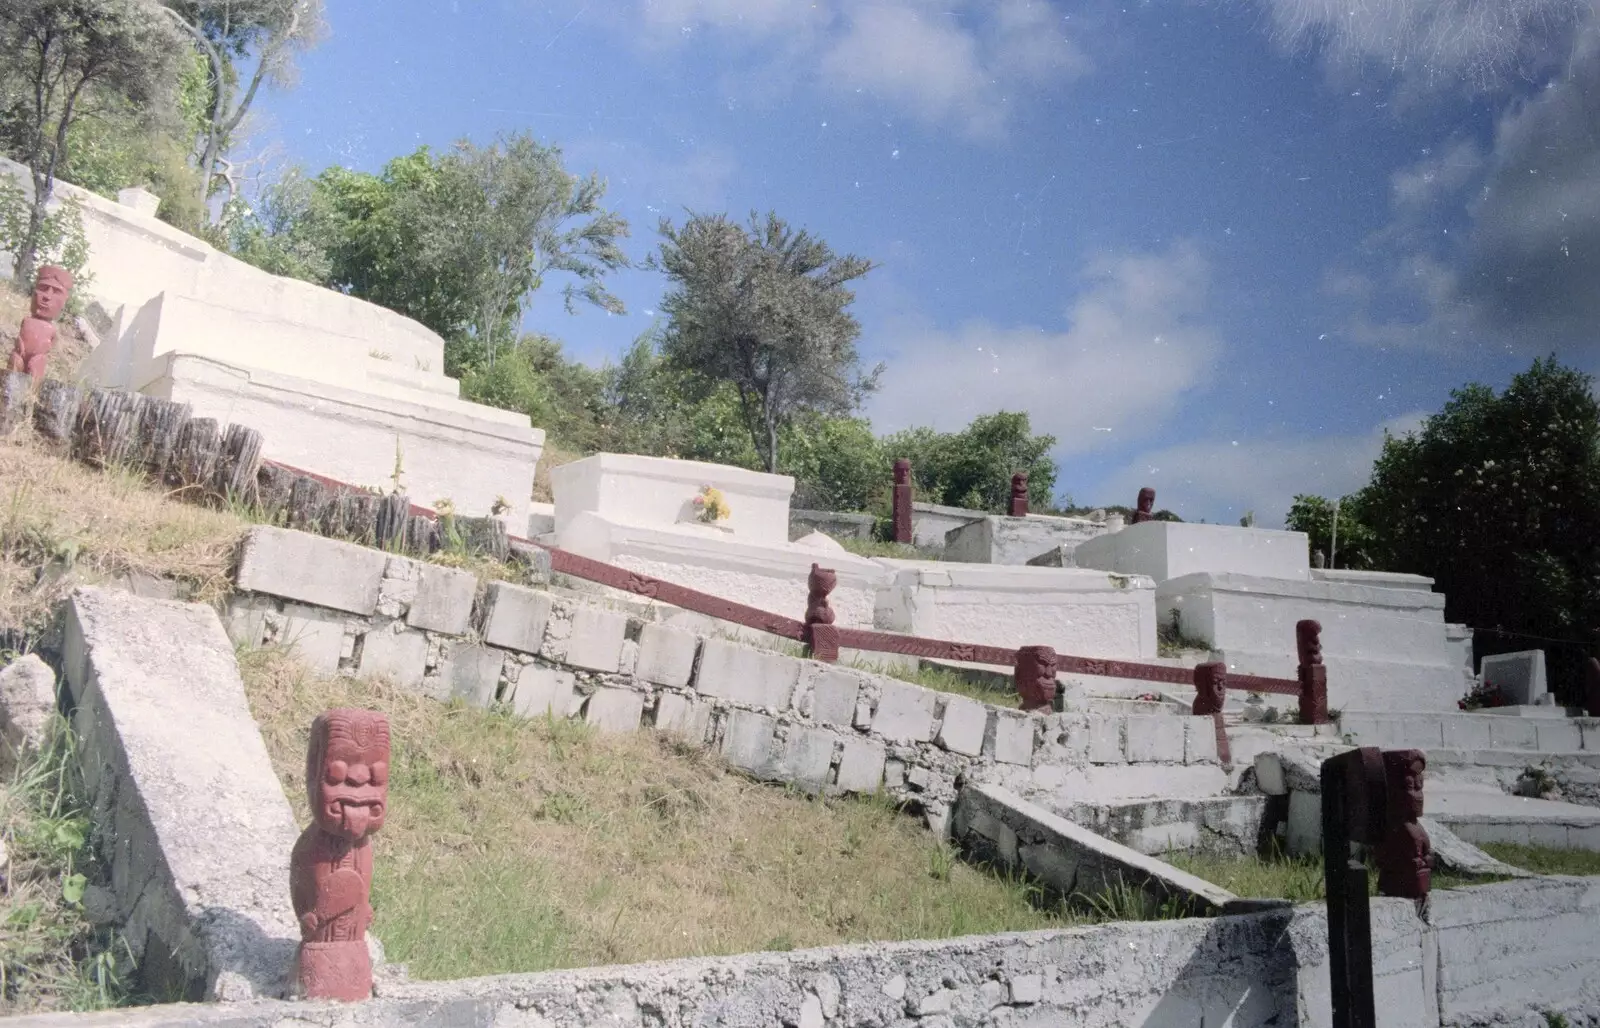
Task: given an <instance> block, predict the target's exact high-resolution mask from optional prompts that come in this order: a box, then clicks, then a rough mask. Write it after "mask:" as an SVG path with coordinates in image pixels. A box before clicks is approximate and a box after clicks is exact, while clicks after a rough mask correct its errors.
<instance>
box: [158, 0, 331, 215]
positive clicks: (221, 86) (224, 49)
mask: <svg viewBox="0 0 1600 1028" xmlns="http://www.w3.org/2000/svg"><path fill="white" fill-rule="evenodd" d="M162 10H164V11H165V12H166V15H167V16H168V17H169V18H171V20H172V22H173V24H175V25H177V26H178V27H179V28H180V29H182V31H183V32H184V33H185V34H187V35H188V37H189V39H190V40H192V41H193V43H194V45H195V47H196V48H197V49H198V50H199V51H200V53H201V54H203V55H204V57H205V60H206V65H207V68H208V71H209V75H208V82H207V84H208V87H209V88H208V98H207V101H208V102H207V103H206V106H205V109H204V118H203V120H202V123H201V124H200V126H199V131H198V133H197V136H198V141H197V143H196V147H195V149H196V153H195V157H196V165H197V168H198V171H199V184H198V187H197V188H198V189H199V195H198V200H199V203H200V206H201V207H202V208H204V207H205V206H206V205H207V204H208V203H209V202H210V200H211V195H212V193H213V192H215V190H216V183H217V180H218V179H219V178H220V179H222V180H223V181H224V182H225V183H226V184H227V186H228V199H230V200H232V199H233V198H234V197H235V196H236V195H237V194H238V191H239V186H238V182H237V180H236V179H235V178H234V177H233V175H232V173H231V169H230V167H229V166H228V162H227V159H226V158H225V157H224V156H223V155H224V154H225V153H227V151H228V148H229V146H230V145H231V144H232V142H233V134H234V132H236V131H237V130H238V128H239V125H240V123H241V122H243V121H244V117H245V115H246V114H248V113H249V111H250V107H251V105H252V104H253V103H254V102H255V99H256V93H257V92H258V91H259V90H260V88H261V86H262V84H263V83H265V82H275V83H278V84H280V85H287V84H289V83H290V82H291V81H292V80H293V78H294V71H295V66H294V58H295V55H296V54H297V53H298V52H300V51H302V50H305V49H307V48H309V47H311V46H314V45H315V44H316V43H317V42H318V40H319V39H320V38H321V35H322V29H323V12H322V0H166V5H165V6H164V7H163V8H162ZM247 56H253V57H254V59H255V67H254V69H253V70H252V71H251V73H250V81H249V83H248V84H246V85H245V87H244V92H243V93H242V94H241V93H240V92H239V85H240V81H239V69H238V66H237V62H238V60H239V59H240V58H244V57H247Z"/></svg>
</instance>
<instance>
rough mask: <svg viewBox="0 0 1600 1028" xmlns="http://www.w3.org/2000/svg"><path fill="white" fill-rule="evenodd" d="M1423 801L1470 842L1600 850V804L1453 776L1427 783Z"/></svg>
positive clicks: (1431, 814)
mask: <svg viewBox="0 0 1600 1028" xmlns="http://www.w3.org/2000/svg"><path fill="white" fill-rule="evenodd" d="M1426 804H1427V814H1428V816H1429V817H1431V818H1433V819H1434V820H1436V821H1438V822H1439V823H1440V824H1442V825H1444V826H1445V827H1447V828H1449V829H1450V830H1451V831H1452V832H1455V833H1456V835H1458V836H1460V837H1461V838H1463V839H1465V840H1466V841H1468V842H1470V843H1475V844H1479V845H1481V844H1483V843H1491V842H1505V843H1515V844H1517V845H1519V846H1547V847H1550V848H1552V849H1578V850H1594V851H1600V808H1595V807H1584V806H1579V805H1578V804H1576V803H1563V802H1560V801H1557V800H1536V799H1530V798H1527V797H1523V796H1508V795H1506V794H1505V793H1504V792H1501V791H1500V790H1498V789H1496V788H1493V787H1492V786H1474V785H1470V784H1467V783H1464V782H1458V781H1435V782H1429V783H1428V788H1427V799H1426Z"/></svg>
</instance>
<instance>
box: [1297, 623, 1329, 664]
mask: <svg viewBox="0 0 1600 1028" xmlns="http://www.w3.org/2000/svg"><path fill="white" fill-rule="evenodd" d="M1294 641H1295V648H1296V649H1297V650H1299V651H1300V663H1302V664H1320V663H1322V624H1321V623H1320V622H1317V621H1301V622H1299V623H1297V624H1296V625H1295V626H1294Z"/></svg>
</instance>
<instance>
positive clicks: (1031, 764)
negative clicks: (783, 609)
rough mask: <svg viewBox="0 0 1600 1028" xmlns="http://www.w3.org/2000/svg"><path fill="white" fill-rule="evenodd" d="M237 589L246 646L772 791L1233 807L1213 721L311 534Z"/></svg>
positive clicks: (260, 549) (940, 810) (259, 549)
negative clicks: (714, 622) (989, 690)
mask: <svg viewBox="0 0 1600 1028" xmlns="http://www.w3.org/2000/svg"><path fill="white" fill-rule="evenodd" d="M237 585H238V589H239V590H240V592H239V593H238V594H236V595H235V597H234V598H233V600H232V601H231V605H230V608H229V625H230V633H231V634H232V636H233V638H234V640H235V641H236V642H239V643H241V644H245V645H259V644H262V643H267V642H275V643H283V644H287V645H290V646H293V647H294V648H295V649H296V650H297V652H298V653H299V654H300V656H301V657H302V659H304V660H305V661H306V662H307V663H308V664H309V665H310V666H311V667H313V668H314V669H315V670H318V671H321V672H323V673H326V674H333V673H350V674H356V675H379V674H381V675H387V676H389V677H391V678H393V679H394V680H395V681H396V682H397V683H398V684H401V685H403V686H406V687H409V688H413V689H418V690H421V691H423V692H425V693H428V694H430V695H433V696H436V697H438V698H440V699H449V698H451V697H459V698H460V699H462V700H463V701H464V702H467V703H470V704H472V705H475V706H488V705H490V704H492V703H496V702H499V703H502V704H505V705H507V706H509V707H510V708H511V709H512V710H514V711H516V712H517V713H519V714H522V715H524V716H542V715H544V714H545V713H547V712H550V713H554V714H555V715H556V716H558V717H582V718H584V719H585V720H587V721H589V722H590V723H592V724H594V725H596V726H597V727H598V728H600V729H601V730H603V731H632V730H634V729H637V728H639V727H641V726H654V727H656V728H658V729H663V730H669V731H675V732H680V733H682V734H684V735H686V736H688V737H689V738H691V739H692V740H693V741H695V742H697V743H702V744H709V745H711V746H714V747H716V748H717V749H718V750H719V751H720V752H721V753H722V754H723V755H724V756H725V757H726V758H727V759H728V760H729V761H730V762H732V763H733V764H734V765H736V766H738V767H740V768H742V769H744V770H746V771H748V772H750V773H752V774H755V775H757V776H758V777H763V778H770V779H774V780H782V781H787V782H793V783H797V784H800V785H802V786H804V787H807V788H812V789H816V790H824V791H836V792H863V793H864V792H872V791H874V790H877V789H880V788H882V789H885V790H887V792H888V793H889V794H890V795H892V796H894V797H895V798H896V799H900V800H906V801H911V802H914V803H916V804H918V805H919V806H920V807H921V808H922V809H923V810H924V811H926V812H927V816H928V819H929V822H930V824H931V825H932V826H934V827H935V828H941V829H942V828H943V826H944V825H945V823H946V820H947V818H948V814H949V806H950V803H951V802H952V801H953V800H954V798H955V784H956V779H957V778H958V777H961V776H966V777H969V778H973V779H992V780H996V781H999V782H1002V783H1003V784H1007V785H1008V786H1010V787H1013V788H1016V789H1017V790H1018V791H1021V792H1024V793H1026V792H1029V791H1039V790H1044V791H1055V790H1057V789H1059V788H1061V787H1063V786H1065V785H1067V784H1069V783H1070V784H1073V785H1074V787H1076V788H1080V789H1087V790H1089V794H1090V795H1092V796H1105V797H1107V798H1114V797H1117V796H1141V795H1142V796H1154V795H1169V794H1172V792H1173V790H1174V789H1176V790H1177V791H1178V792H1179V793H1180V794H1181V793H1182V792H1183V791H1184V789H1186V788H1188V789H1192V790H1199V793H1200V794H1214V793H1215V792H1216V791H1219V788H1220V786H1221V785H1222V784H1223V783H1224V781H1225V778H1224V776H1223V773H1222V771H1221V769H1220V768H1219V767H1218V766H1217V756H1216V737H1215V733H1214V729H1213V726H1212V723H1211V720H1210V719H1209V718H1192V717H1162V716H1152V717H1112V718H1103V717H1092V716H1091V715H1089V714H1084V713H1071V712H1069V713H1064V714H1051V715H1025V714H1022V713H1021V712H1019V711H1016V710H1008V709H1002V708H999V707H994V706H990V705H987V704H983V703H980V702H978V701H976V700H972V699H968V698H965V697H960V696H954V695H950V694H947V693H939V692H934V691H931V690H928V689H923V688H920V687H918V686H915V685H911V684H909V683H906V682H901V681H898V680H896V679H892V678H887V677H883V676H880V675H876V674H871V673H868V672H863V671H857V670H854V669H851V668H845V667H839V666H837V665H830V664H823V663H820V662H817V661H811V660H803V659H800V658H798V657H789V656H785V655H783V654H778V653H772V652H765V651H761V650H755V649H747V648H744V647H741V646H739V645H737V644H735V643H733V642H730V641H727V640H724V639H718V638H708V637H705V636H701V635H696V634H692V633H689V632H686V631H681V630H678V629H673V628H668V627H666V626H664V625H660V624H655V623H644V622H642V621H640V620H639V619H638V618H635V617H630V616H629V615H627V614H625V613H623V612H620V611H614V610H610V609H607V608H605V607H602V606H598V605H590V604H587V603H581V602H578V601H576V600H574V599H571V598H566V597H560V596H556V595H553V594H551V593H548V592H544V591H539V590H535V589H529V588H525V587H522V586H516V585H511V584H509V583H505V582H493V583H490V584H488V585H487V586H485V587H482V588H481V589H480V586H479V583H478V581H477V580H476V578H474V577H473V575H471V574H470V573H468V572H465V571H457V570H452V569H450V568H445V567H440V566H438V565H433V564H426V563H422V562H418V561H414V560H410V559H407V558H403V557H396V556H390V555H388V554H384V553H382V552H380V551H377V550H372V549H368V548H365V547H361V546H355V545H352V544H350V543H343V542H337V541H334V540H330V539H324V538H322V537H320V536H314V535H309V534H306V533H303V532H294V531H289V530H286V529H279V528H267V527H259V528H256V529H254V530H252V531H251V533H250V535H249V536H248V537H247V538H246V541H245V543H244V547H243V550H242V553H241V557H240V561H239V570H238V574H237ZM1130 764H1131V765H1138V766H1135V767H1130V766H1129V765H1130ZM1174 780H1176V781H1174Z"/></svg>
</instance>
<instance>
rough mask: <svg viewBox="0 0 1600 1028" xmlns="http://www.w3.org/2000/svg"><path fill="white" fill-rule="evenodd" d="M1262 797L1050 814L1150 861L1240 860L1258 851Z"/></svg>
mask: <svg viewBox="0 0 1600 1028" xmlns="http://www.w3.org/2000/svg"><path fill="white" fill-rule="evenodd" d="M1266 802H1267V798H1266V797H1265V796H1212V797H1204V798H1199V799H1144V800H1133V801H1130V802H1123V803H1065V804H1059V803H1058V804H1056V805H1055V806H1054V807H1053V808H1052V809H1054V810H1055V812H1056V813H1058V814H1060V815H1061V816H1062V817H1064V818H1066V819H1067V820H1069V821H1071V822H1073V823H1075V824H1079V825H1082V826H1083V827H1085V828H1087V829H1089V830H1090V831H1092V832H1096V833H1098V834H1100V835H1103V836H1105V837H1106V838H1108V839H1112V840H1114V841H1116V842H1119V843H1121V844H1122V845H1124V846H1127V847H1128V848H1129V849H1132V850H1136V851H1138V852H1139V853H1144V854H1146V855H1148V856H1152V857H1159V856H1162V855H1163V854H1166V853H1170V852H1172V851H1174V850H1191V849H1203V850H1206V851H1208V852H1220V853H1228V854H1235V855H1239V856H1243V855H1245V854H1249V853H1254V852H1256V849H1257V846H1258V840H1259V836H1260V833H1261V815H1262V812H1263V810H1264V808H1265V806H1266Z"/></svg>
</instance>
